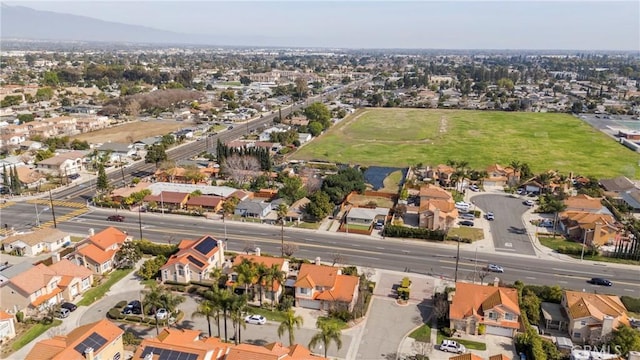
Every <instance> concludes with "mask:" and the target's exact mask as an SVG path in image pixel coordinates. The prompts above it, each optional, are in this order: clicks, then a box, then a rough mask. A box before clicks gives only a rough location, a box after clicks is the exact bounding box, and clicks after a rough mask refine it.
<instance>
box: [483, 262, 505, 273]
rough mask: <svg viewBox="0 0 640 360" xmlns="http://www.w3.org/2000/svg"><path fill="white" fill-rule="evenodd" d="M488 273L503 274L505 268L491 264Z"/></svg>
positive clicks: (488, 266)
mask: <svg viewBox="0 0 640 360" xmlns="http://www.w3.org/2000/svg"><path fill="white" fill-rule="evenodd" d="M487 271H490V272H495V273H503V272H504V268H503V267H502V266H500V265H496V264H489V265H487Z"/></svg>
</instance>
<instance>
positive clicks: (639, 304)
mask: <svg viewBox="0 0 640 360" xmlns="http://www.w3.org/2000/svg"><path fill="white" fill-rule="evenodd" d="M620 300H622V303H623V304H624V307H626V308H627V310H629V311H631V312H634V313H640V298H634V297H631V296H626V295H624V296H622V297H620ZM16 315H17V314H16Z"/></svg>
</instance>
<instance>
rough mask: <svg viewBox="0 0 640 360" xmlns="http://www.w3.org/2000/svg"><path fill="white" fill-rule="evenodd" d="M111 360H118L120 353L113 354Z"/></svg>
mask: <svg viewBox="0 0 640 360" xmlns="http://www.w3.org/2000/svg"><path fill="white" fill-rule="evenodd" d="M113 360H120V353H119V352H117V353H115V354H113Z"/></svg>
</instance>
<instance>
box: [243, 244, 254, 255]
mask: <svg viewBox="0 0 640 360" xmlns="http://www.w3.org/2000/svg"><path fill="white" fill-rule="evenodd" d="M242 251H244V252H246V253H247V254H249V253H252V252H254V251H256V243H254V242H251V241H245V242H244V247H243V248H242Z"/></svg>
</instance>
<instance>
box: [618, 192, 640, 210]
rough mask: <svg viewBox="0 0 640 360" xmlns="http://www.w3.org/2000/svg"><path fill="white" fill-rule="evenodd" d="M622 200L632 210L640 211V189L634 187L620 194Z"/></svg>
mask: <svg viewBox="0 0 640 360" xmlns="http://www.w3.org/2000/svg"><path fill="white" fill-rule="evenodd" d="M620 197H621V200H622V202H623V203H624V204H625V205H627V206H628V207H629V208H630V209H631V211H632V212H634V213H640V190H639V189H633V190H629V191H625V192H623V193H622V194H620Z"/></svg>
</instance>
